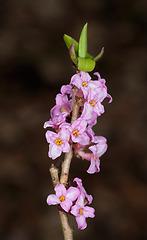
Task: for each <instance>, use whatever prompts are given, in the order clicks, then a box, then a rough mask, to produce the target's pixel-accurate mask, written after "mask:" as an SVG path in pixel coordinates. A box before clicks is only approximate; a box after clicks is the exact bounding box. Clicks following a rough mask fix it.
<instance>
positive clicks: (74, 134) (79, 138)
mask: <svg viewBox="0 0 147 240" xmlns="http://www.w3.org/2000/svg"><path fill="white" fill-rule="evenodd" d="M86 126H87V122H86V121H85V120H84V119H82V118H78V119H77V120H76V121H74V123H73V124H69V123H65V124H64V123H63V124H61V126H60V127H61V128H62V129H68V130H69V131H70V133H71V138H72V141H73V142H74V143H81V144H82V145H87V144H89V137H88V135H87V133H86V132H85V130H86Z"/></svg>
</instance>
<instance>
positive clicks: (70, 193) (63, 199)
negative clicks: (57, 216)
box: [46, 184, 80, 212]
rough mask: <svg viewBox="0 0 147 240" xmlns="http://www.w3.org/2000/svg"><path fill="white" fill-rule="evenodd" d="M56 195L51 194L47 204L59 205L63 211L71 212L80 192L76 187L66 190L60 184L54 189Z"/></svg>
mask: <svg viewBox="0 0 147 240" xmlns="http://www.w3.org/2000/svg"><path fill="white" fill-rule="evenodd" d="M54 190H55V192H56V194H50V195H49V196H48V197H47V200H46V201H47V204H48V205H57V204H60V206H61V207H62V209H63V210H64V211H65V212H69V210H70V208H71V206H72V204H73V201H75V200H76V199H77V198H78V196H79V194H80V191H79V189H78V188H75V187H70V188H68V190H66V188H65V186H64V185H63V184H58V185H56V187H55V188H54Z"/></svg>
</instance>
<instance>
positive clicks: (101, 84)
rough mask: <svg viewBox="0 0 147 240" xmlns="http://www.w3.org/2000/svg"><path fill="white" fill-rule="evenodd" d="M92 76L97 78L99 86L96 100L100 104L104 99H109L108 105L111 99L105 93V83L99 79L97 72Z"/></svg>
mask: <svg viewBox="0 0 147 240" xmlns="http://www.w3.org/2000/svg"><path fill="white" fill-rule="evenodd" d="M94 75H96V76H97V77H98V81H97V82H99V86H98V88H97V89H96V91H97V94H98V100H99V101H100V102H102V101H103V100H104V98H106V97H108V98H110V100H109V103H111V102H112V97H111V96H110V95H109V94H108V93H107V87H106V85H105V83H106V81H105V79H103V78H101V77H100V74H99V73H98V72H95V73H94Z"/></svg>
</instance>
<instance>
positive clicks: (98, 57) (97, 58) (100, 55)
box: [93, 47, 104, 62]
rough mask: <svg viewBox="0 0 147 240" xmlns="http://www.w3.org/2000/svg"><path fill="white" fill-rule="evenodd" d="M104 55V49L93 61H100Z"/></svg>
mask: <svg viewBox="0 0 147 240" xmlns="http://www.w3.org/2000/svg"><path fill="white" fill-rule="evenodd" d="M103 53H104V47H103V48H102V50H101V51H100V53H99V54H98V55H97V56H96V57H95V58H94V59H93V61H95V62H96V61H97V60H99V59H100V58H101V57H102V55H103Z"/></svg>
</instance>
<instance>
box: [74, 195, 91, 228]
mask: <svg viewBox="0 0 147 240" xmlns="http://www.w3.org/2000/svg"><path fill="white" fill-rule="evenodd" d="M94 212H95V209H94V208H92V207H89V206H84V198H83V196H82V195H80V197H79V198H78V200H77V201H76V204H75V205H74V206H72V208H71V214H73V215H74V216H75V217H76V222H77V224H78V228H79V229H81V230H83V229H85V228H86V227H87V223H86V218H88V217H90V218H94V217H95V215H94Z"/></svg>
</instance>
